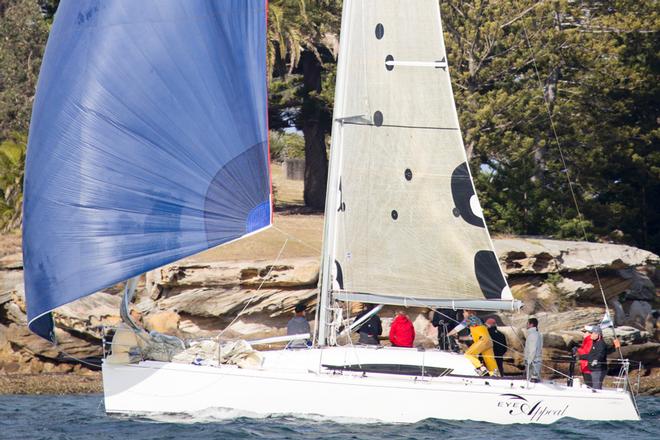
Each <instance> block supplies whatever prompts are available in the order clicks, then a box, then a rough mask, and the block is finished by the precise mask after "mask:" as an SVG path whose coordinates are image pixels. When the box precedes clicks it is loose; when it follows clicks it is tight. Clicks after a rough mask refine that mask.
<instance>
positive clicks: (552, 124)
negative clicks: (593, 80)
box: [522, 22, 637, 407]
mask: <svg viewBox="0 0 660 440" xmlns="http://www.w3.org/2000/svg"><path fill="white" fill-rule="evenodd" d="M522 29H523V33H524V35H525V41H526V42H527V47H528V48H529V51H530V52H531V54H532V65H533V66H534V72H535V73H536V80H537V82H538V85H539V88H540V89H541V92H542V95H543V102H544V103H545V109H546V112H547V113H548V119H549V120H550V127H551V128H552V134H553V136H554V138H555V143H556V144H557V151H558V152H559V158H560V160H561V164H562V167H563V171H564V172H565V174H566V181H567V183H568V188H569V190H570V193H571V197H572V199H573V205H574V206H575V210H576V212H577V217H578V227H579V228H580V230H581V231H582V237H583V239H584V241H585V242H588V239H587V231H586V229H585V227H584V221H583V220H584V217H583V215H582V212H581V211H580V206H579V203H578V200H577V196H576V195H575V190H574V188H573V182H572V181H571V176H570V172H569V169H568V166H567V165H566V159H565V156H564V151H563V150H562V148H561V142H559V135H557V127H556V126H555V122H554V119H553V118H552V111H551V110H550V103H549V102H548V99H547V97H546V94H545V92H544V89H543V83H542V82H541V75H540V74H539V69H538V66H537V64H536V54H535V53H534V50H533V49H532V44H531V43H530V41H529V36H528V34H527V27H526V26H525V23H524V22H523V23H522ZM587 253H588V255H589V256H590V257H591V260H592V261H594V260H595V259H594V258H593V256H592V254H591V250H590V249H587ZM594 274H595V275H596V281H597V283H598V289H599V290H600V294H601V296H602V298H603V305H604V306H605V313H606V316H607V317H608V318H609V319H610V320H611V319H612V317H611V315H610V308H609V306H608V304H607V298H606V297H605V291H604V290H603V284H602V283H601V280H600V275H599V273H598V269H597V268H596V267H594ZM611 322H612V321H611ZM612 334H613V335H614V338H615V339H616V337H617V336H616V330H615V328H614V322H612ZM617 352H618V354H619V361H621V362H622V363H623V362H624V358H623V352H622V351H621V347H620V346H619V347H618V349H617ZM626 380H627V382H628V385H629V386H630V378H629V377H628V376H627V375H626ZM631 389H632V388H631ZM632 396H633V402H634V404H635V407H637V403H636V402H635V397H634V394H632Z"/></svg>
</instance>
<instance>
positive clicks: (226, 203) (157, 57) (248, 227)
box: [23, 0, 272, 340]
mask: <svg viewBox="0 0 660 440" xmlns="http://www.w3.org/2000/svg"><path fill="white" fill-rule="evenodd" d="M271 221H272V208H271V185H270V171H269V158H268V127H267V91H266V2H265V0H217V1H209V0H68V1H67V0H63V1H62V2H61V3H60V5H59V9H58V11H57V16H56V18H55V23H54V26H53V28H52V31H51V33H50V37H49V40H48V45H47V48H46V54H45V57H44V60H43V66H42V68H41V73H40V76H39V83H38V87H37V96H36V101H35V104H34V109H33V113H32V122H31V126H30V137H29V143H28V150H27V163H26V170H25V186H24V222H23V255H24V267H25V292H26V300H27V301H26V302H27V312H28V320H29V325H30V329H31V330H32V331H34V332H35V333H37V334H38V335H40V336H42V337H45V338H48V339H51V340H53V339H54V332H53V321H52V317H51V314H50V312H51V311H52V310H53V309H55V308H56V307H59V306H61V305H63V304H66V303H69V302H71V301H74V300H76V299H78V298H81V297H83V296H86V295H89V294H91V293H94V292H96V291H98V290H101V289H103V288H105V287H107V286H111V285H113V284H115V283H118V282H121V281H124V280H126V279H128V278H131V277H133V276H136V275H139V274H141V273H144V272H146V271H149V270H151V269H153V268H156V267H159V266H162V265H164V264H167V263H170V262H172V261H175V260H177V259H180V258H183V257H186V256H189V255H192V254H195V253H197V252H200V251H202V250H205V249H208V248H210V247H213V246H217V245H220V244H222V243H226V242H229V241H231V240H235V239H237V238H240V237H242V236H244V235H246V234H249V233H251V232H254V231H257V230H260V229H263V228H265V227H267V226H269V225H270V224H271Z"/></svg>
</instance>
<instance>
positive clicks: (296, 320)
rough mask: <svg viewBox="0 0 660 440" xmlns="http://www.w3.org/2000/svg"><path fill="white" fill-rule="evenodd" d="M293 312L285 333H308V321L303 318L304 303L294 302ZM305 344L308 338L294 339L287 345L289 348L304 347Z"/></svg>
mask: <svg viewBox="0 0 660 440" xmlns="http://www.w3.org/2000/svg"><path fill="white" fill-rule="evenodd" d="M294 313H295V316H294V317H293V318H291V319H290V320H289V322H288V323H287V325H286V334H287V335H289V336H291V335H301V334H304V333H309V332H310V331H309V322H307V319H306V318H305V305H304V304H303V303H298V304H296V308H295V309H294ZM307 346H309V339H296V340H293V341H291V342H290V343H289V345H288V347H289V348H305V347H307Z"/></svg>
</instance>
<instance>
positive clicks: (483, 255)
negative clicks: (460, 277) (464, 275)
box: [474, 251, 506, 299]
mask: <svg viewBox="0 0 660 440" xmlns="http://www.w3.org/2000/svg"><path fill="white" fill-rule="evenodd" d="M474 274H475V275H476V277H477V281H478V282H479V287H480V288H481V292H482V293H483V294H484V296H485V297H486V298H488V299H500V298H501V297H502V289H504V286H506V281H505V280H504V277H503V276H502V271H501V270H500V266H499V264H498V263H497V257H496V256H495V252H493V251H479V252H477V253H476V254H475V255H474Z"/></svg>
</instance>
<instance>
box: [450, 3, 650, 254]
mask: <svg viewBox="0 0 660 440" xmlns="http://www.w3.org/2000/svg"><path fill="white" fill-rule="evenodd" d="M441 9H442V13H443V20H444V25H445V31H446V35H445V36H446V44H447V50H448V58H449V60H450V65H451V66H452V67H453V70H452V80H453V84H454V93H455V94H456V103H457V105H458V110H459V117H460V120H461V126H462V129H463V133H464V137H465V144H466V146H467V149H468V153H469V154H470V157H471V165H472V168H473V170H474V171H475V174H476V175H477V176H476V186H477V189H478V191H479V193H480V195H481V199H482V203H483V205H484V211H485V213H486V216H487V219H488V220H489V225H490V226H491V230H493V231H495V232H506V233H516V234H530V235H536V234H541V235H550V236H555V237H557V238H578V239H583V238H584V235H585V233H586V235H587V238H590V239H592V238H597V237H603V236H608V235H610V233H611V232H612V231H613V230H615V229H621V230H622V231H623V236H624V237H626V238H628V239H629V241H630V242H631V243H634V244H636V245H639V246H642V247H645V248H649V249H651V250H655V251H658V250H660V208H659V206H660V204H658V203H657V200H658V199H659V198H660V174H659V173H658V170H659V168H660V152H659V150H658V148H657V145H658V122H657V121H658V119H657V118H658V116H659V114H658V113H659V112H658V105H659V104H658V96H660V90H659V89H658V87H659V86H658V81H657V78H658V74H659V73H660V72H658V68H659V66H660V63H659V62H658V53H660V47H659V46H660V44H659V41H660V40H658V38H657V31H658V29H659V28H660V19H659V18H658V17H659V15H658V9H657V3H656V2H654V1H646V0H644V1H639V2H625V1H612V2H607V3H604V2H599V1H579V2H574V1H565V0H560V1H547V2H537V1H535V0H529V1H528V0H519V1H516V2H487V1H477V0H474V1H458V0H456V1H454V0H448V1H442V2H441ZM537 72H538V74H537ZM537 75H538V76H537ZM544 98H545V99H544ZM549 114H551V115H552V120H553V121H554V127H553V126H552V125H551V124H550V118H549ZM555 132H556V134H557V137H558V139H559V143H560V145H561V153H562V154H563V161H562V157H561V156H562V154H560V150H559V148H558V147H557V142H556V140H555ZM564 162H565V166H564ZM567 176H568V177H570V180H571V182H572V183H573V186H572V188H571V187H570V186H569V185H568V179H567ZM573 196H575V200H576V201H577V205H578V206H579V208H580V210H581V211H582V214H583V217H582V218H580V217H579V216H578V213H577V211H576V209H575V203H574V200H573Z"/></svg>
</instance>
